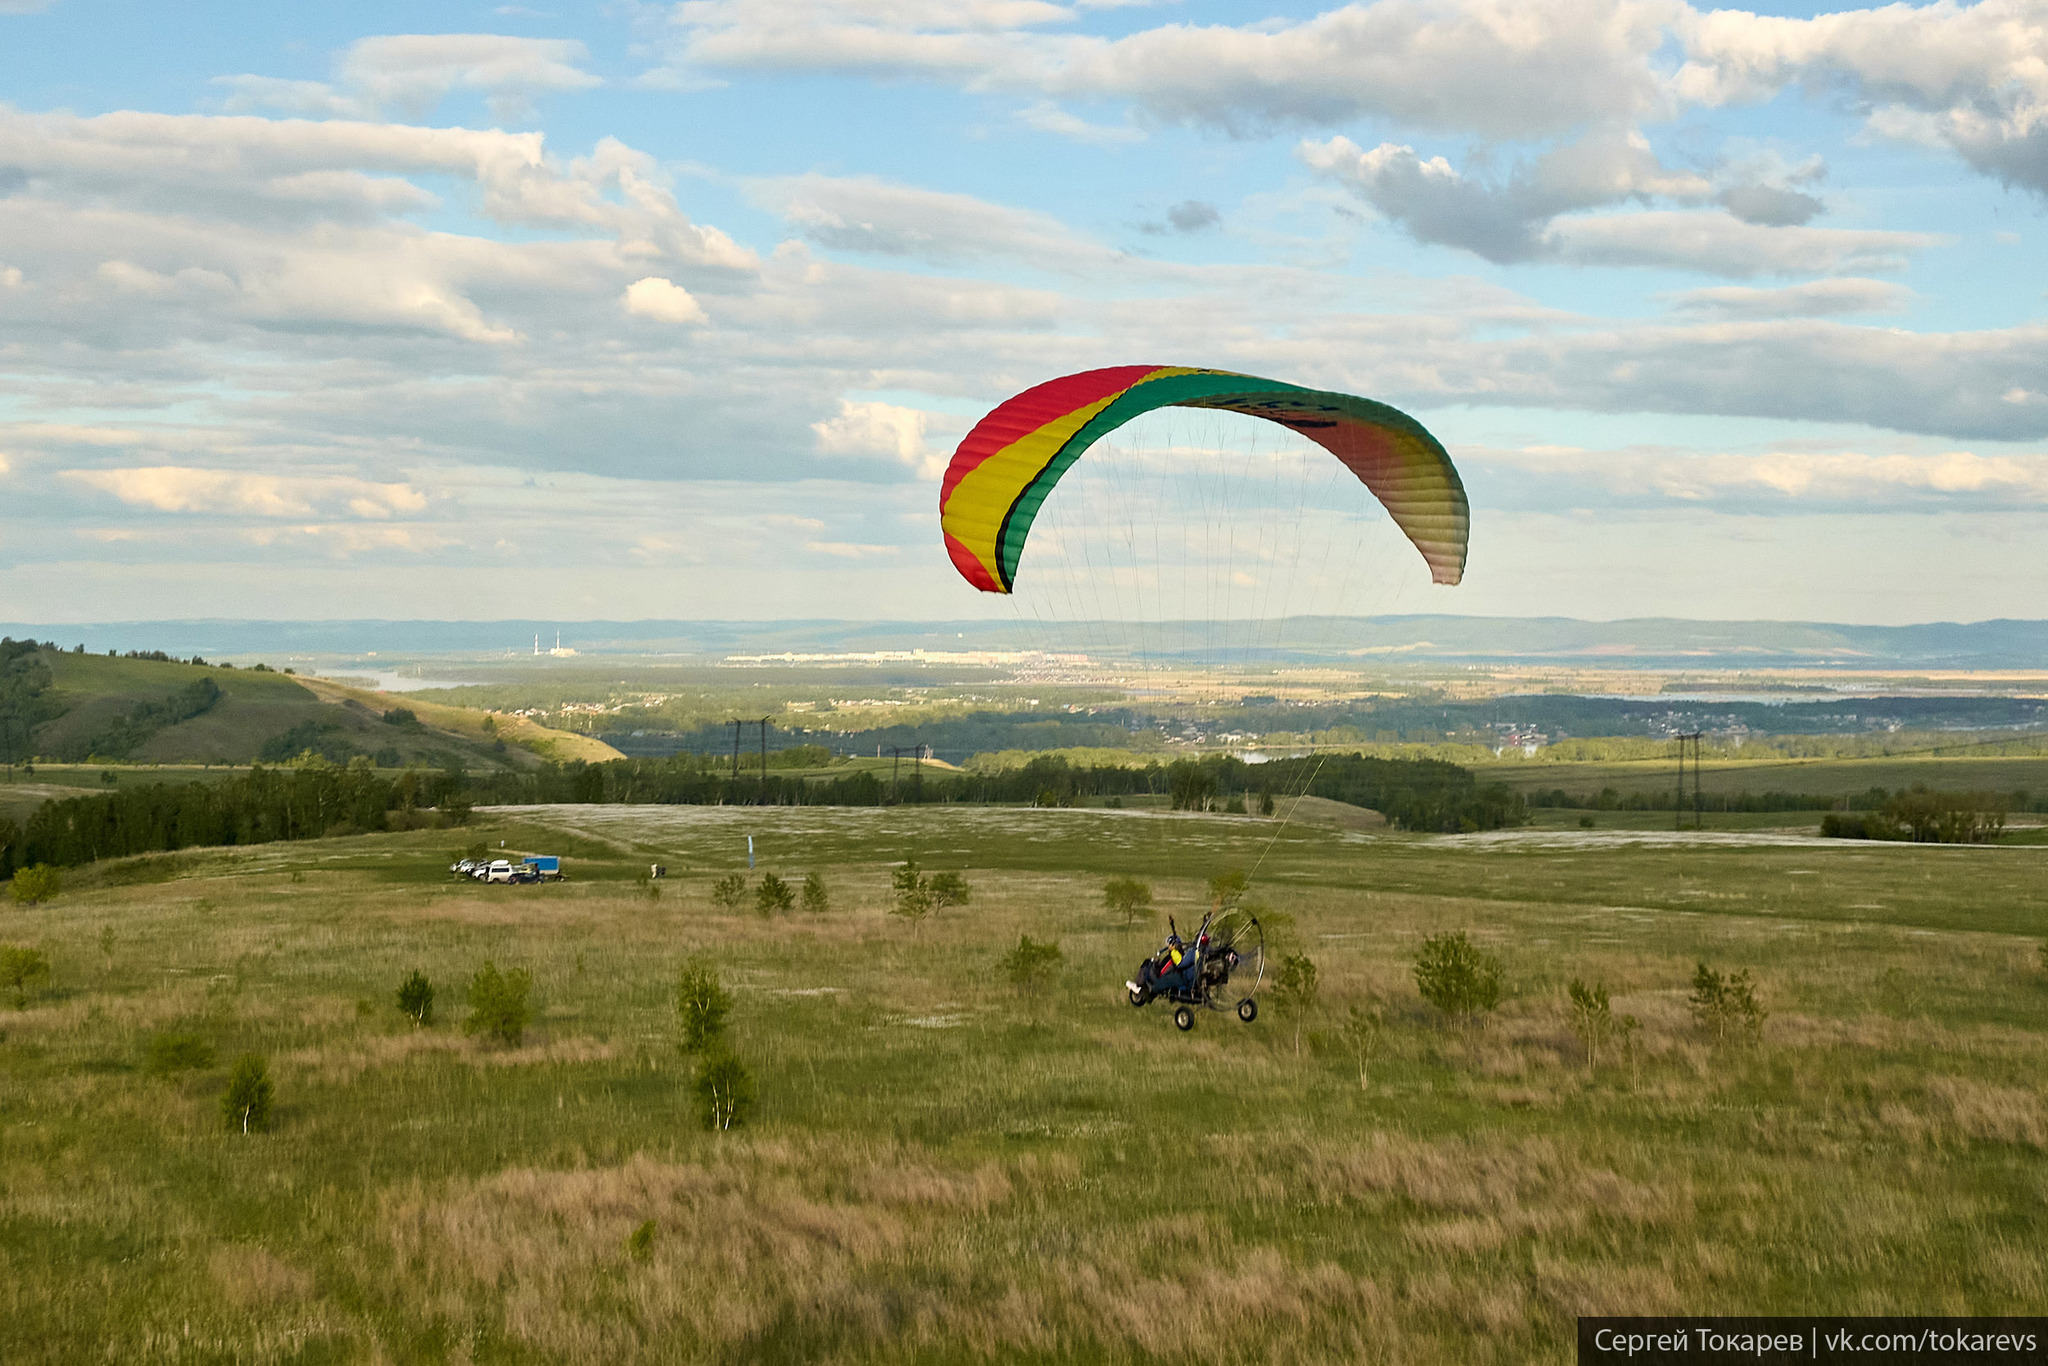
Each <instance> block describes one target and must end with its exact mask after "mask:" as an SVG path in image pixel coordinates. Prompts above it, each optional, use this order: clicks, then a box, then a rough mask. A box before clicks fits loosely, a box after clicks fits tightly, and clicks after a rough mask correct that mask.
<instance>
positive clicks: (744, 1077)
mask: <svg viewBox="0 0 2048 1366" xmlns="http://www.w3.org/2000/svg"><path fill="white" fill-rule="evenodd" d="M692 1089H694V1090H695V1091H696V1093H697V1103H698V1105H699V1106H701V1107H702V1110H701V1113H702V1114H703V1116H704V1127H705V1128H707V1129H730V1128H732V1127H733V1126H734V1125H735V1124H738V1123H739V1122H740V1120H741V1119H742V1118H744V1117H745V1115H746V1112H747V1107H748V1106H750V1105H752V1104H753V1101H754V1077H753V1074H752V1073H751V1072H749V1071H747V1065H746V1064H745V1063H743V1062H741V1061H740V1060H739V1059H738V1058H736V1057H734V1056H733V1055H732V1054H731V1053H730V1052H727V1051H726V1050H725V1049H723V1048H718V1049H713V1050H712V1051H711V1052H709V1053H706V1054H705V1055H704V1058H703V1060H702V1061H701V1062H699V1063H698V1064H697V1078H696V1081H695V1083H694V1084H693V1088H692Z"/></svg>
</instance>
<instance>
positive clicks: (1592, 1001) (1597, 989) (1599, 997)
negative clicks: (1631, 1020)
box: [1565, 977, 1614, 1074]
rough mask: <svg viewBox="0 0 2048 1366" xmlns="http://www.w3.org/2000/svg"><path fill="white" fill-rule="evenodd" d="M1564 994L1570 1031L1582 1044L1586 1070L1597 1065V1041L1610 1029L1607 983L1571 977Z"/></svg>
mask: <svg viewBox="0 0 2048 1366" xmlns="http://www.w3.org/2000/svg"><path fill="white" fill-rule="evenodd" d="M1565 994H1566V995H1567V996H1568V997H1570V999H1571V1003H1572V1032H1573V1033H1574V1034H1577V1035H1578V1036H1579V1042H1580V1043H1583V1044H1584V1045H1586V1071H1587V1072H1588V1073H1589V1074H1590V1073H1591V1072H1592V1071H1593V1069H1594V1068H1595V1067H1597V1066H1598V1065H1599V1058H1600V1041H1601V1040H1603V1039H1605V1038H1606V1037H1607V1036H1608V1034H1610V1033H1611V1032H1613V1029H1614V1011H1613V1010H1612V1009H1611V1008H1610V1007H1609V1005H1608V1001H1607V984H1606V983H1605V982H1601V983H1598V984H1596V985H1594V986H1590V987H1589V986H1587V985H1586V984H1585V983H1584V982H1581V981H1580V980H1579V979H1578V978H1576V977H1574V978H1573V979H1572V981H1571V985H1570V986H1568V987H1566V988H1565Z"/></svg>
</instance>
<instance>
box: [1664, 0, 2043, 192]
mask: <svg viewBox="0 0 2048 1366" xmlns="http://www.w3.org/2000/svg"><path fill="white" fill-rule="evenodd" d="M1678 32H1679V34H1680V37H1681V40H1682V42H1683V45H1684V48H1685V55H1686V62H1685V65H1684V66H1683V68H1681V69H1680V71H1679V72H1678V73H1677V76H1676V78H1675V81H1674V89H1675V90H1676V91H1677V93H1678V94H1679V95H1680V96H1681V97H1682V98H1684V99H1686V100H1688V101H1690V102H1695V103H1699V104H1706V105H1717V104H1727V103H1736V102H1746V101H1760V100H1766V99H1769V98H1771V97H1772V96H1774V95H1776V94H1778V93H1779V92H1780V91H1782V90H1785V89H1787V88H1789V87H1794V86H1797V87H1800V88H1803V89H1805V90H1807V91H1809V92H1811V93H1814V94H1821V95H1825V94H1830V93H1835V92H1840V93H1846V94H1848V95H1849V96H1851V97H1852V98H1853V99H1854V100H1855V101H1856V102H1857V103H1859V104H1861V105H1862V106H1863V107H1864V108H1866V109H1868V110H1869V111H1870V114H1869V123H1870V128H1871V129H1872V131H1873V132H1876V133H1878V134H1880V135H1881V136H1885V137H1891V138H1895V139H1901V140H1908V141H1923V142H1928V143H1932V144H1935V145H1939V146H1946V147H1948V148H1950V149H1952V150H1953V151H1955V152H1956V153H1957V154H1958V155H1960V156H1961V157H1962V158H1963V159H1964V160H1965V161H1967V162H1969V163H1970V164H1971V165H1972V166H1974V167H1976V168H1977V169H1978V170H1980V171H1983V172H1986V173H1987V174H1990V175H1994V176H1997V177H1998V178H2000V179H2002V180H2005V181H2007V182H2008V183H2011V184H2017V185H2022V186H2025V187H2026V188H2028V189H2030V190H2033V191H2034V192H2036V193H2038V194H2048V12H2044V10H2043V8H2042V5H2041V0H1979V2H1978V3H1976V4H1971V5H1962V4H1957V3H1954V2H1953V0H1937V3H1934V4H1928V5H1918V6H1915V5H1905V4H1893V5H1886V6H1884V7H1882V8H1877V9H1864V10H1846V11H1842V12H1839V13H1834V14H1821V15H1817V16H1815V17H1813V18H1811V19H1789V18H1777V17H1767V16H1762V15H1756V14H1749V13H1745V12H1743V11H1740V10H1715V11H1712V12H1709V13H1701V12H1699V11H1695V10H1690V9H1687V10H1684V11H1682V13H1681V16H1680V21H1679V25H1678Z"/></svg>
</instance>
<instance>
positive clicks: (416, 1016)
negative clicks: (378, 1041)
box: [398, 968, 434, 1026]
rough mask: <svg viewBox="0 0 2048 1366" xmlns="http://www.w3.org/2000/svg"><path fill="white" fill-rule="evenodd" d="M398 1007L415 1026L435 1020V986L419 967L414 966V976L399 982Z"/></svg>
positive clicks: (428, 1023)
mask: <svg viewBox="0 0 2048 1366" xmlns="http://www.w3.org/2000/svg"><path fill="white" fill-rule="evenodd" d="M398 1008H399V1009H400V1010H402V1011H404V1012H405V1013H406V1015H407V1016H408V1017H410V1018H411V1020H412V1022H413V1024H414V1025H415V1026H425V1025H430V1024H432V1023H433V1022H434V987H433V984H432V983H431V982H429V981H427V978H426V974H425V973H423V972H421V971H420V970H419V969H418V968H414V969H413V974H412V976H410V977H408V978H406V979H405V981H403V982H402V983H400V984H399V987H398Z"/></svg>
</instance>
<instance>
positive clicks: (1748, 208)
mask: <svg viewBox="0 0 2048 1366" xmlns="http://www.w3.org/2000/svg"><path fill="white" fill-rule="evenodd" d="M1298 153H1299V155H1300V157H1301V159H1302V160H1303V161H1304V162H1305V163H1306V164H1307V165H1308V166H1309V167H1310V168H1311V169H1312V170H1314V171H1316V172H1317V173H1319V174H1321V175H1324V176H1327V177H1329V178H1330V179H1332V180H1335V181H1337V182H1338V183H1339V184H1342V185H1344V186H1345V187H1347V188H1348V189H1350V190H1352V191H1353V192H1354V193H1356V194H1357V195H1358V196H1359V197H1360V198H1361V199H1363V200H1365V201H1366V202H1367V203H1368V204H1370V205H1372V207H1373V208H1374V209H1376V210H1378V211H1379V212H1380V213H1381V214H1383V215H1385V216H1386V217H1387V218H1389V219H1392V220H1393V221H1394V222H1396V223H1398V224H1399V225H1400V226H1401V227H1402V228H1404V229H1405V230H1406V231H1407V232H1408V233H1409V234H1410V235H1411V236H1413V237H1415V238H1416V239H1417V240H1418V241H1422V242H1430V243H1436V244H1440V245H1444V246H1452V247H1459V248H1462V249H1464V250H1466V251H1470V252H1472V253H1474V254H1475V255H1478V256H1483V257H1485V258H1486V259H1488V260H1490V261H1501V262H1513V261H1531V260H1539V261H1540V260H1549V261H1563V262H1567V263H1571V264H1577V265H1606V266H1653V267H1662V268H1677V269H1686V270H1698V271H1704V272H1706V273H1708V274H1713V275H1725V276H1733V277H1736V278H1745V277H1750V276H1756V275H1783V274H1820V273H1831V272H1836V271H1843V270H1898V269H1902V268H1903V267H1904V265H1905V263H1906V258H1907V256H1908V254H1909V253H1910V252H1913V251H1916V250H1920V249H1922V248H1925V247H1928V246H1932V245H1934V244H1936V243H1937V242H1938V241H1939V240H1940V239H1939V238H1936V237H1932V236H1929V235H1927V234H1924V233H1902V232H1883V231H1875V230H1847V229H1834V228H1810V227H1804V226H1792V225H1791V224H1793V223H1794V222H1803V220H1804V217H1810V216H1811V215H1810V214H1804V213H1803V211H1802V210H1801V209H1800V208H1799V207H1798V206H1797V205H1794V204H1793V203H1792V201H1793V200H1802V201H1810V202H1811V204H1812V207H1813V208H1814V210H1815V211H1817V210H1818V208H1819V201H1817V200H1811V197H1810V196H1806V195H1803V194H1800V193H1799V192H1797V191H1793V190H1789V189H1784V188H1781V187H1774V186H1769V185H1763V184H1758V183H1755V182H1754V181H1752V180H1748V179H1745V180H1744V181H1742V182H1740V183H1738V184H1736V185H1734V186H1732V187H1728V188H1725V189H1722V190H1720V191H1718V192H1717V191H1716V188H1715V186H1714V184H1713V183H1712V182H1711V181H1709V180H1708V179H1706V178H1705V177H1703V176H1700V175H1697V174H1694V173H1691V172H1685V171H1671V170H1668V169H1666V168H1665V167H1663V166H1662V165H1660V164H1659V162H1658V161H1657V158H1656V157H1655V155H1654V154H1652V152H1651V150H1650V146H1649V143H1648V142H1647V141H1646V140H1645V139H1644V138H1643V136H1642V135H1641V134H1640V133H1603V134H1596V135H1590V136H1588V137H1586V138H1584V139H1581V140H1580V141H1578V142H1576V143H1571V144H1567V145H1565V146H1562V147H1557V148H1553V149H1551V150H1550V151H1547V152H1545V153H1544V154H1543V155H1542V156H1540V157H1538V158H1537V159H1536V160H1535V161H1534V162H1532V163H1530V164H1528V165H1526V166H1522V167H1518V168H1516V170H1515V171H1514V172H1512V173H1511V174H1510V175H1509V176H1508V177H1507V178H1506V179H1505V180H1503V181H1501V182H1499V183H1484V182H1480V181H1476V180H1473V179H1470V178H1468V177H1466V176H1465V175H1463V174H1461V173H1460V172H1459V171H1458V170H1457V169H1456V168H1455V167H1453V166H1452V165H1451V164H1450V163H1449V162H1448V161H1446V160H1445V159H1444V158H1443V157H1440V156H1437V157H1430V158H1429V159H1427V160H1424V159H1423V158H1422V157H1420V156H1419V155H1417V153H1416V152H1415V149H1414V148H1412V147H1407V146H1402V145H1396V144H1394V143H1381V144H1380V145H1379V146H1377V147H1374V148H1372V149H1370V150H1367V149H1365V148H1361V147H1360V146H1359V145H1358V144H1357V143H1354V142H1352V141H1351V140H1350V139H1349V138H1346V137H1341V136H1339V137H1334V138H1331V139H1329V140H1328V141H1326V142H1320V143H1317V142H1305V143H1303V144H1302V145H1301V146H1300V148H1299V149H1298ZM1745 174H1747V172H1745ZM1715 198H1718V199H1719V200H1720V201H1721V202H1723V203H1725V204H1728V205H1729V206H1730V208H1731V210H1735V209H1739V210H1741V211H1742V212H1740V213H1737V212H1730V213H1712V212H1702V211H1674V210H1668V209H1654V210H1648V211H1645V212H1639V213H1618V214H1596V215H1584V214H1574V213H1573V211H1574V210H1582V209H1589V208H1595V207H1598V206H1602V205H1608V204H1616V203H1620V202H1622V201H1624V200H1634V201H1637V202H1638V203H1643V204H1649V203H1655V202H1659V201H1677V202H1680V203H1700V202H1703V201H1706V200H1709V199H1715ZM1567 215H1569V216H1567Z"/></svg>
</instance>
